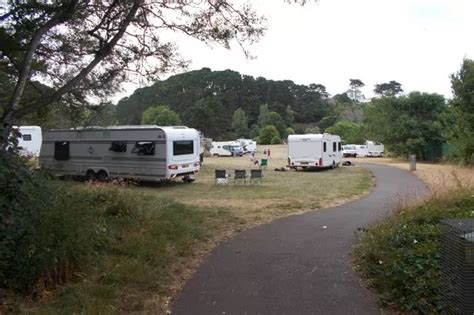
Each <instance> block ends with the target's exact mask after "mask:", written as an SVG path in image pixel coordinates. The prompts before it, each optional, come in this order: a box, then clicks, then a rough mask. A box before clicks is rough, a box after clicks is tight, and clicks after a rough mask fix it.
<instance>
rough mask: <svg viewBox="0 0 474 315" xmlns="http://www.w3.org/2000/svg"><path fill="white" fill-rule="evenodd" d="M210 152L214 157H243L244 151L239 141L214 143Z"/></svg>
mask: <svg viewBox="0 0 474 315" xmlns="http://www.w3.org/2000/svg"><path fill="white" fill-rule="evenodd" d="M209 152H210V153H211V155H212V156H236V155H238V156H242V155H243V154H244V149H243V148H242V145H241V144H240V142H238V141H221V142H212V145H211V150H209Z"/></svg>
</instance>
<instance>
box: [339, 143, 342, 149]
mask: <svg viewBox="0 0 474 315" xmlns="http://www.w3.org/2000/svg"><path fill="white" fill-rule="evenodd" d="M338 146H339V147H338V149H339V150H338V151H342V145H341V143H340V142H338Z"/></svg>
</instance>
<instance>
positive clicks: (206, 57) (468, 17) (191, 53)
mask: <svg viewBox="0 0 474 315" xmlns="http://www.w3.org/2000/svg"><path fill="white" fill-rule="evenodd" d="M252 6H253V7H254V8H255V9H256V10H257V11H258V12H259V13H261V14H263V15H265V16H266V18H267V20H268V21H267V23H268V24H267V25H268V31H267V33H266V35H265V36H264V37H263V38H262V40H261V41H260V42H259V43H257V44H256V45H254V46H252V49H251V53H252V55H254V56H255V57H256V59H253V60H249V59H246V58H245V56H244V54H243V53H242V51H241V50H240V49H239V48H237V47H236V48H233V49H232V50H230V51H229V50H226V49H224V48H221V47H210V46H208V45H205V44H202V43H200V42H199V41H197V40H194V39H189V38H184V37H181V36H179V37H178V36H177V37H176V39H177V41H178V44H179V47H180V51H181V54H182V55H183V57H184V58H186V59H190V60H191V61H192V62H191V64H190V66H189V68H188V70H195V69H201V68H203V67H209V68H211V69H212V70H225V69H232V70H236V71H238V72H240V73H242V74H248V75H252V76H256V77H257V76H263V77H265V78H267V79H274V80H283V79H289V80H293V81H294V82H295V83H298V84H309V83H320V84H323V85H325V86H326V87H327V89H328V92H329V93H331V94H333V95H334V94H337V93H341V92H344V91H345V90H347V87H348V83H349V79H350V78H353V79H355V78H357V79H361V80H362V81H363V82H364V83H365V84H366V87H365V88H364V89H363V92H364V93H365V95H366V96H367V97H371V96H372V90H373V86H374V84H376V83H381V82H388V81H390V80H396V81H398V82H400V83H402V85H403V89H404V90H405V91H406V92H409V91H413V90H419V91H425V92H436V93H440V94H444V95H445V96H447V97H450V96H451V88H450V79H449V76H450V74H452V73H453V72H456V71H458V69H459V67H460V65H461V62H462V59H463V58H465V57H467V58H474V36H473V35H474V32H473V31H474V18H472V14H473V12H474V1H472V0H444V1H442V0H432V1H428V0H396V1H395V0H393V1H392V0H319V1H318V2H317V3H310V4H308V5H306V6H303V7H301V6H298V5H288V4H286V3H285V2H284V0H260V1H258V0H256V1H253V4H252ZM135 87H136V86H134V85H126V86H125V89H126V90H125V91H124V94H122V96H123V95H128V94H131V93H132V92H133V90H134V88H135Z"/></svg>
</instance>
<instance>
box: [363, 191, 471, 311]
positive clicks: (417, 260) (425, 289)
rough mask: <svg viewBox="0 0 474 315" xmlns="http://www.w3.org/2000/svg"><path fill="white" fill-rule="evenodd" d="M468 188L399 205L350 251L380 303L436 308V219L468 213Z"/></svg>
mask: <svg viewBox="0 0 474 315" xmlns="http://www.w3.org/2000/svg"><path fill="white" fill-rule="evenodd" d="M472 194H473V192H472V190H471V191H469V190H467V191H460V192H458V193H455V194H452V195H450V196H449V197H438V198H433V199H431V200H429V201H428V202H426V203H424V204H422V205H418V206H413V207H405V208H402V209H399V211H398V213H397V214H396V215H394V216H392V217H389V218H387V219H386V220H384V221H383V222H382V223H380V224H377V225H375V226H373V227H371V228H370V229H369V230H368V231H366V232H365V234H364V235H363V237H362V240H361V242H360V243H359V244H358V245H357V247H356V248H355V251H354V261H355V264H356V266H357V268H358V269H359V271H360V272H361V273H362V274H363V276H365V277H366V278H367V279H368V282H369V283H370V285H371V286H373V288H374V289H375V290H376V291H377V292H378V293H379V294H380V296H381V299H382V301H383V302H384V303H385V304H386V305H394V306H395V307H397V308H399V309H400V310H402V311H403V312H407V311H410V312H417V313H438V312H441V304H440V299H441V292H440V266H439V259H440V253H439V240H438V236H439V231H440V229H439V222H440V220H442V219H445V218H468V217H473V216H474V199H473V198H472Z"/></svg>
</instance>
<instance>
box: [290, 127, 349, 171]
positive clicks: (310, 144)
mask: <svg viewBox="0 0 474 315" xmlns="http://www.w3.org/2000/svg"><path fill="white" fill-rule="evenodd" d="M341 159H342V145H341V138H340V137H339V136H337V135H331V134H327V133H325V134H305V135H289V136H288V167H289V168H294V169H295V170H296V169H298V168H327V167H332V168H335V167H337V166H339V164H340V163H341Z"/></svg>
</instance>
